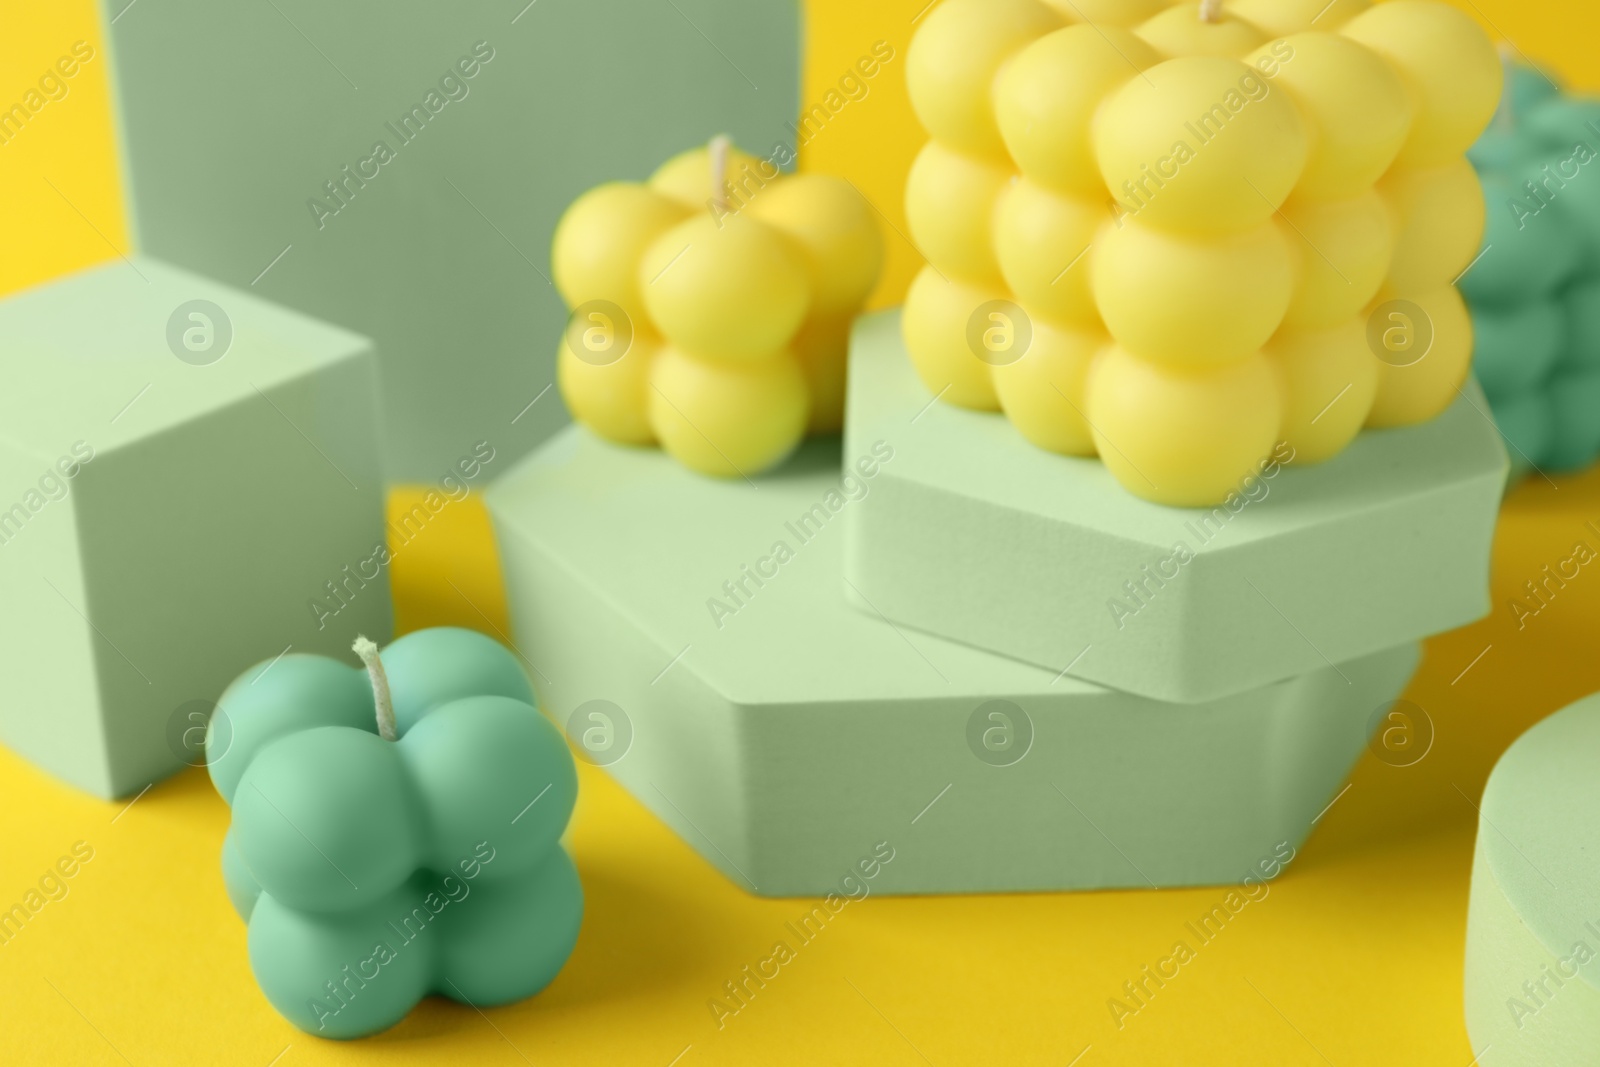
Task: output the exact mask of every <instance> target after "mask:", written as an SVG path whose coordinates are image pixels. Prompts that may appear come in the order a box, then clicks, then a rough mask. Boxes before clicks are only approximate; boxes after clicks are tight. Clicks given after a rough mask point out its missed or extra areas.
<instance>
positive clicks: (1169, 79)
mask: <svg viewBox="0 0 1600 1067" xmlns="http://www.w3.org/2000/svg"><path fill="white" fill-rule="evenodd" d="M907 77H908V81H909V86H910V91H911V99H912V104H913V107H914V108H915V109H916V112H917V114H918V117H919V118H920V119H921V121H922V123H923V125H924V126H925V127H926V128H927V129H928V130H929V132H930V133H931V134H932V137H933V139H932V140H931V141H930V142H929V143H928V145H927V146H926V148H925V149H924V150H923V151H922V153H921V155H919V156H918V158H917V160H916V162H915V163H914V164H913V166H912V169H911V172H910V175H909V177H908V180H907V187H906V215H907V221H908V223H909V226H910V230H911V236H912V238H913V240H915V241H916V242H917V245H918V247H919V249H920V250H921V251H922V253H923V255H924V257H925V258H926V259H927V261H928V265H927V266H926V267H925V268H924V269H923V271H922V272H921V274H920V275H919V276H918V277H917V278H916V280H915V281H914V282H913V284H912V286H911V289H910V291H909V293H908V294H907V297H906V305H905V309H904V314H903V319H902V322H903V330H904V334H905V340H906V346H907V349H908V350H909V351H910V353H911V356H912V359H913V361H914V362H915V364H916V366H917V369H918V372H919V374H920V375H921V377H922V379H923V381H924V383H925V384H926V385H927V386H928V388H929V390H930V391H931V392H933V393H935V394H938V395H939V396H940V398H941V399H942V400H943V401H945V402H947V403H952V404H957V405H961V406H964V407H970V408H977V409H987V410H994V409H997V408H998V409H1001V410H1003V411H1004V412H1005V414H1006V415H1007V416H1008V417H1009V418H1010V419H1011V421H1012V422H1013V423H1014V424H1015V425H1016V427H1017V429H1018V431H1019V432H1020V433H1021V434H1022V435H1023V436H1024V437H1025V438H1027V439H1028V440H1029V441H1031V442H1033V443H1034V444H1036V445H1038V446H1039V447H1042V448H1046V449H1050V450H1052V451H1057V452H1062V453H1066V454H1072V455H1095V454H1098V455H1099V456H1100V457H1101V458H1102V460H1103V461H1104V462H1105V464H1106V466H1107V467H1108V468H1109V469H1110V471H1111V472H1112V474H1113V475H1115V477H1116V478H1117V480H1118V481H1119V482H1120V483H1121V484H1122V485H1123V486H1124V487H1126V488H1127V489H1128V490H1129V491H1131V492H1133V493H1135V494H1137V495H1139V496H1142V497H1145V498H1147V499H1150V500H1155V501H1158V502H1161V503H1166V504H1174V505H1208V504H1214V503H1216V502H1218V501H1220V500H1222V499H1223V498H1224V497H1225V496H1226V495H1227V493H1228V492H1229V491H1230V490H1233V489H1235V488H1236V487H1237V486H1238V485H1239V483H1240V481H1241V479H1243V478H1244V477H1246V476H1247V475H1249V474H1250V473H1252V472H1253V471H1255V470H1256V469H1257V466H1258V464H1259V463H1260V462H1261V461H1262V460H1263V459H1265V458H1266V457H1267V456H1268V455H1269V454H1278V455H1282V454H1284V451H1283V450H1282V449H1279V447H1278V446H1279V444H1280V442H1286V443H1287V445H1288V447H1289V449H1291V450H1292V453H1293V455H1294V457H1295V460H1296V461H1297V462H1317V461H1320V460H1324V459H1327V458H1329V457H1331V456H1333V455H1335V454H1337V453H1338V452H1339V451H1340V450H1341V449H1343V448H1344V447H1345V446H1346V445H1347V444H1348V443H1349V442H1350V440H1351V439H1352V438H1353V437H1354V436H1355V435H1356V434H1357V433H1358V432H1359V431H1360V430H1361V429H1362V427H1363V426H1395V425H1403V424H1407V423H1414V422H1420V421H1423V420H1426V419H1430V418H1432V417H1434V416H1435V415H1437V414H1439V413H1440V412H1441V411H1442V410H1444V408H1445V407H1446V406H1447V405H1448V404H1449V403H1450V402H1451V400H1452V399H1453V398H1454V396H1455V394H1456V390H1457V388H1458V387H1459V386H1460V384H1461V383H1462V381H1463V380H1464V379H1465V377H1466V374H1467V371H1468V366H1469V363H1470V354H1471V336H1470V332H1471V331H1470V326H1469V324H1468V320H1467V317H1466V313H1465V310H1464V308H1463V306H1462V303H1461V300H1460V298H1459V296H1457V295H1456V292H1455V290H1454V288H1453V287H1452V282H1453V280H1454V279H1455V277H1456V276H1457V275H1458V274H1459V273H1460V272H1461V271H1462V270H1463V269H1464V268H1466V267H1467V265H1468V264H1469V262H1470V261H1471V258H1472V256H1473V255H1474V254H1475V253H1476V250H1477V247H1478V241H1479V239H1480V237H1481V235H1482V227H1483V202H1482V194H1481V191H1480V190H1479V188H1478V185H1477V181H1476V178H1475V177H1474V176H1473V173H1472V170H1471V167H1470V166H1469V165H1468V164H1467V163H1466V161H1465V159H1464V158H1463V153H1464V152H1465V151H1466V149H1467V147H1468V146H1469V145H1471V144H1472V142H1473V141H1474V139H1475V138H1476V137H1477V135H1478V133H1479V132H1481V131H1482V129H1483V128H1484V126H1485V125H1486V124H1487V122H1488V121H1489V119H1490V117H1491V116H1492V114H1493V112H1494V109H1495V106H1496V102H1497V100H1498V94H1499V88H1500V65H1499V63H1498V61H1497V58H1496V55H1495V52H1494V49H1493V48H1492V46H1491V45H1490V43H1489V41H1488V40H1487V38H1486V37H1485V36H1484V35H1483V33H1482V32H1481V31H1480V30H1479V29H1478V27H1477V26H1476V24H1474V23H1473V22H1472V21H1471V20H1470V19H1468V18H1467V17H1466V16H1465V15H1463V14H1461V13H1460V12H1458V11H1456V10H1454V9H1453V8H1450V7H1448V6H1446V5H1445V4H1443V3H1441V2H1438V0H1392V2H1389V3H1382V4H1379V5H1377V6H1372V5H1371V4H1370V3H1369V2H1368V0H1335V2H1333V3H1331V4H1330V3H1327V2H1326V0H1234V2H1231V3H1224V2H1222V0H1184V2H1181V3H1176V4H1173V3H1167V2H1164V0H1140V2H1123V3H1113V2H1110V0H1104V2H1101V3H1095V4H1088V3H1084V2H1082V0H1076V2H1073V0H944V2H943V3H942V4H940V5H939V6H938V7H937V8H935V9H934V10H933V11H931V12H930V13H929V14H928V15H927V17H926V19H925V20H924V23H923V25H922V27H921V28H920V29H919V30H918V33H917V35H916V37H915V39H914V40H913V42H912V47H911V52H910V56H909V58H908V61H907Z"/></svg>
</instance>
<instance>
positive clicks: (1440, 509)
mask: <svg viewBox="0 0 1600 1067" xmlns="http://www.w3.org/2000/svg"><path fill="white" fill-rule="evenodd" d="M1487 412H1488V405H1487V404H1486V403H1485V401H1484V399H1483V394H1482V392H1480V391H1479V389H1478V387H1477V385H1476V383H1472V382H1469V383H1468V384H1467V385H1466V387H1465V388H1464V389H1463V395H1462V396H1461V397H1460V398H1459V399H1457V401H1456V402H1455V403H1454V404H1453V405H1452V406H1451V407H1450V408H1449V409H1448V410H1447V411H1445V413H1444V414H1443V415H1441V416H1439V417H1438V418H1437V419H1434V420H1433V421H1431V422H1427V423H1424V424H1422V425H1419V426H1411V427H1406V428H1404V429H1397V430H1381V431H1370V430H1369V431H1367V432H1365V433H1363V434H1361V436H1359V437H1358V438H1356V440H1355V441H1354V442H1353V443H1351V445H1350V446H1349V448H1347V449H1345V451H1344V452H1343V453H1341V454H1340V455H1339V456H1337V457H1335V458H1334V459H1332V460H1329V461H1328V462H1326V463H1322V464H1319V465H1317V466H1311V467H1294V466H1290V467H1287V468H1281V467H1280V468H1275V473H1274V474H1272V475H1271V476H1270V477H1264V478H1261V479H1257V480H1254V481H1253V482H1251V483H1249V484H1246V485H1242V486H1241V489H1240V491H1239V492H1238V493H1235V494H1232V495H1231V496H1230V498H1229V499H1228V501H1227V502H1226V503H1225V504H1223V505H1222V506H1219V507H1217V508H1215V509H1213V510H1210V511H1206V510H1203V509H1187V508H1169V507H1164V506H1161V505H1158V504H1152V503H1149V502H1147V501H1144V500H1140V499H1139V498H1137V497H1135V496H1133V495H1132V494H1130V493H1128V492H1127V491H1125V490H1124V489H1122V488H1121V487H1120V486H1118V485H1117V484H1116V483H1115V482H1114V480H1113V479H1112V477H1111V475H1110V474H1109V473H1108V472H1107V471H1106V469H1105V467H1104V465H1103V464H1101V463H1100V461H1099V460H1097V459H1079V458H1075V457H1068V456H1060V455H1056V454H1054V453H1051V452H1046V451H1044V450H1042V449H1039V448H1036V447H1034V446H1033V445H1030V444H1028V443H1027V442H1026V441H1024V440H1023V439H1022V437H1021V435H1019V434H1018V433H1017V431H1016V429H1015V428H1014V427H1012V426H1011V424H1010V423H1009V422H1008V421H1007V420H1006V419H1005V418H1004V417H1003V416H1001V415H999V414H992V413H987V412H977V411H968V410H964V409H962V408H956V407H952V406H950V405H948V404H944V403H937V402H934V400H933V397H932V396H931V395H929V393H928V391H927V389H926V388H924V387H923V385H922V383H921V382H920V381H919V380H918V379H917V375H916V372H915V371H914V370H913V369H912V366H911V363H910V360H909V359H908V357H907V356H906V352H905V347H904V345H903V343H902V342H901V339H900V323H899V313H898V312H897V311H888V312H881V313H879V314H876V315H871V316H866V317H863V318H862V319H860V320H859V321H858V322H857V324H856V329H855V334H854V336H853V339H852V343H851V354H850V394H849V404H848V413H847V416H846V426H845V441H846V451H847V452H849V453H854V452H858V451H859V450H860V449H862V448H864V447H866V446H867V445H868V444H870V443H871V442H872V441H875V440H879V439H884V440H888V441H892V442H894V446H895V449H896V453H897V457H898V458H897V459H896V461H895V463H894V465H893V466H892V467H891V468H888V469H886V470H885V472H884V476H883V479H882V484H881V486H880V487H879V489H878V491H877V492H875V493H874V494H873V495H872V497H871V498H870V499H868V500H866V501H864V502H863V503H862V505H861V506H860V507H857V508H853V509H851V511H850V513H849V515H848V516H847V518H846V534H847V540H848V543H849V548H848V552H847V555H846V562H845V568H844V571H845V575H846V577H847V578H848V579H849V580H850V582H851V583H853V585H854V586H855V588H856V590H858V592H859V595H860V598H861V599H862V600H863V601H864V602H865V603H866V604H867V605H869V606H865V607H864V608H863V610H866V611H868V612H869V613H873V614H876V613H878V612H881V613H882V614H883V615H884V616H885V617H887V618H890V619H893V620H894V621H895V622H896V623H897V624H899V625H902V626H909V627H916V628H918V629H920V630H925V631H927V632H929V633H934V634H938V635H940V636H941V637H947V638H951V639H954V640H958V641H964V642H967V643H970V644H972V645H975V646H977V647H980V648H987V649H990V650H993V651H996V652H1000V653H1003V654H1005V655H1008V656H1013V657H1015V658H1017V659H1020V660H1025V661H1027V662H1030V663H1033V664H1036V665H1038V666H1040V667H1043V668H1046V669H1048V670H1050V671H1051V672H1052V673H1054V672H1056V671H1061V670H1065V671H1066V672H1067V674H1069V675H1071V676H1074V677H1078V678H1083V679H1086V680H1088V681H1093V682H1098V683H1100V684H1101V685H1109V686H1114V687H1116V688H1118V689H1122V690H1125V691H1127V692H1132V693H1140V694H1143V695H1145V696H1149V697H1154V698H1156V699H1160V700H1178V701H1201V700H1214V699H1216V698H1218V697H1221V696H1225V695H1227V694H1229V693H1238V692H1241V691H1244V690H1247V689H1252V688H1255V687H1258V686H1262V685H1266V684H1268V683H1270V682H1274V681H1277V680H1279V679H1283V678H1288V677H1291V676H1294V675H1297V674H1302V673H1304V672H1306V671H1315V670H1319V669H1326V668H1328V666H1329V665H1330V664H1334V663H1340V662H1342V661H1344V660H1348V659H1352V658H1354V657H1357V656H1363V655H1368V654H1370V653H1373V652H1376V651H1378V650H1380V649H1383V648H1388V647H1392V646H1394V645H1397V644H1402V643H1405V642H1410V641H1416V640H1420V639H1421V638H1423V637H1426V636H1428V635H1430V634H1434V633H1439V632H1441V631H1444V630H1450V629H1454V628H1455V627H1457V626H1462V625H1465V624H1466V623H1468V622H1471V621H1472V620H1474V619H1477V618H1479V617H1481V616H1483V615H1484V614H1486V613H1487V612H1488V610H1489V549H1490V545H1491V542H1492V540H1493V535H1494V526H1495V521H1496V519H1497V517H1498V515H1499V508H1500V497H1501V492H1502V489H1503V486H1504V484H1505V476H1506V470H1507V460H1506V452H1505V448H1504V446H1503V445H1502V444H1501V441H1500V435H1499V433H1498V432H1497V431H1496V430H1495V428H1494V425H1493V423H1492V422H1491V421H1490V419H1489V416H1488V414H1487Z"/></svg>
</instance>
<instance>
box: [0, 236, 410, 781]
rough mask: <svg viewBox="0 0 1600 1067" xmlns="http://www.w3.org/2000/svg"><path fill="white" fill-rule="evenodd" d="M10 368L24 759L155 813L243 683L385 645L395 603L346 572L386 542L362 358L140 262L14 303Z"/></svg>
mask: <svg viewBox="0 0 1600 1067" xmlns="http://www.w3.org/2000/svg"><path fill="white" fill-rule="evenodd" d="M195 300H206V301H210V302H211V304H212V305H213V306H214V307H213V310H211V311H208V312H203V313H202V312H197V314H200V315H201V318H189V317H187V314H183V315H178V316H176V317H175V315H174V313H175V312H176V311H177V310H178V309H179V308H180V306H182V305H185V304H188V303H189V302H191V301H195ZM208 324H209V325H208ZM185 334H187V335H188V338H187V344H189V345H194V346H198V347H199V348H200V349H201V350H199V351H191V350H190V348H188V347H185V345H186V342H185ZM169 335H170V336H171V337H172V338H173V339H174V340H172V341H171V342H170V343H169ZM174 344H175V345H176V346H177V347H176V350H177V351H181V352H183V353H184V355H185V357H186V358H185V359H180V358H179V357H178V356H177V355H175V354H174V351H175V350H174V348H173V347H172V345H174ZM207 344H210V345H212V346H214V347H212V348H210V349H209V350H205V346H206V345H207ZM219 350H221V351H222V354H221V356H220V358H216V359H215V360H214V361H213V362H209V363H207V362H206V361H207V360H211V359H212V358H213V357H215V356H216V355H217V353H218V351H219ZM0 364H3V365H4V368H5V382H6V388H5V389H4V390H0V604H3V605H4V610H3V611H0V672H3V673H4V675H5V677H6V679H7V682H6V684H7V686H8V694H9V695H8V698H7V700H6V701H5V704H4V706H3V707H0V740H3V741H4V742H5V743H6V744H7V745H8V746H10V747H11V748H13V749H14V750H16V751H17V752H19V753H21V754H22V755H23V756H26V757H27V758H28V759H30V760H32V761H33V762H34V763H36V764H38V765H39V766H40V767H42V768H44V769H45V770H47V771H49V772H51V773H52V774H55V775H58V776H59V777H61V778H64V779H66V780H67V781H69V782H71V783H73V784H74V785H77V786H79V787H81V788H83V789H87V790H89V791H90V792H93V793H96V794H98V795H100V796H105V797H110V796H116V795H120V794H125V793H130V792H136V791H138V790H139V789H142V788H143V787H144V786H146V785H148V784H149V783H150V782H152V781H154V780H156V779H158V778H161V777H163V776H165V775H167V774H169V773H171V772H172V771H174V770H177V769H178V768H180V767H182V766H183V765H184V764H185V763H186V762H192V763H198V762H199V758H200V757H199V754H198V749H199V741H200V738H201V736H202V733H203V729H202V728H203V726H204V721H205V714H206V710H205V709H206V705H205V704H204V703H203V702H206V701H214V700H215V699H216V698H217V697H218V696H219V695H220V694H221V693H222V690H223V688H224V687H225V686H226V685H227V684H228V681H229V679H231V678H232V677H233V676H234V675H236V674H238V673H239V671H240V670H242V669H243V668H244V667H245V666H247V665H249V664H250V663H253V662H256V661H259V660H262V659H271V658H272V657H274V656H276V655H278V654H279V653H280V652H282V651H284V650H285V648H286V647H289V646H291V645H292V646H293V649H294V650H296V651H308V652H314V651H323V652H335V651H341V650H343V649H346V648H348V647H349V644H350V641H351V639H352V637H353V636H354V634H355V633H356V632H357V631H365V632H366V633H367V634H368V635H369V636H372V637H373V638H374V639H377V640H382V639H383V638H384V637H386V636H387V635H388V633H389V630H390V627H391V622H390V618H391V616H390V608H389V595H388V587H387V579H386V578H385V577H384V576H382V575H375V576H373V577H372V578H371V580H364V579H362V578H361V577H360V575H359V574H356V573H354V572H353V571H351V570H349V569H348V568H351V567H354V566H358V565H359V564H360V562H361V561H364V560H368V559H369V558H370V557H371V556H372V552H373V547H374V546H375V545H377V544H381V543H382V542H383V540H384V518H383V495H382V484H381V481H380V478H379V455H378V444H377V434H378V407H377V365H376V360H375V359H374V358H373V353H372V345H371V343H370V342H369V341H367V340H366V339H365V338H363V337H360V336H357V335H356V334H353V333H349V332H347V331H345V330H341V329H337V328H334V327H331V326H327V325H325V324H323V323H320V322H316V321H314V320H312V319H309V318H306V317H304V316H302V315H299V314H296V313H294V312H289V311H286V310H284V309H282V308H280V307H277V306H276V305H273V304H271V303H268V302H267V301H265V300H263V299H261V298H260V297H258V296H254V295H251V294H247V293H244V292H239V291H237V290H233V289H229V288H225V287H223V286H221V285H218V284H216V283H214V282H211V281H207V280H205V279H203V278H200V277H197V276H195V275H192V274H189V273H187V272H184V271H180V270H177V269H174V268H172V267H170V266H167V265H165V264H163V263H159V262H157V261H155V260H152V259H148V258H139V259H135V260H133V261H132V262H131V263H125V262H123V261H121V260H116V261H113V262H111V263H109V264H106V265H105V266H102V267H98V268H95V269H93V270H90V271H86V272H84V273H81V274H77V275H73V276H70V277H67V278H63V279H61V280H59V281H56V282H53V283H51V284H49V285H46V286H43V287H41V288H37V289H33V290H30V291H27V292H24V293H21V294H18V295H16V296H13V297H11V298H9V299H7V300H5V301H3V302H0ZM85 457H92V458H88V459H87V461H83V460H84V459H85ZM68 472H70V475H71V476H70V477H69V476H67V475H68ZM328 583H336V586H337V588H338V589H339V590H340V595H341V597H342V601H341V600H340V599H335V598H334V597H333V596H332V595H330V593H329V585H328ZM313 600H320V601H321V602H323V603H324V604H325V605H327V606H328V607H329V608H330V609H331V608H333V607H337V608H338V611H337V614H332V612H331V610H330V611H329V612H327V613H325V614H323V615H322V617H321V619H320V624H319V617H318V613H317V612H315V611H313V610H312V608H311V603H312V601H313ZM341 604H342V605H343V606H341Z"/></svg>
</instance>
